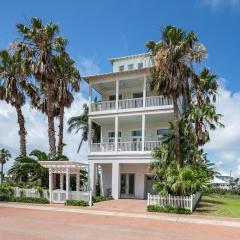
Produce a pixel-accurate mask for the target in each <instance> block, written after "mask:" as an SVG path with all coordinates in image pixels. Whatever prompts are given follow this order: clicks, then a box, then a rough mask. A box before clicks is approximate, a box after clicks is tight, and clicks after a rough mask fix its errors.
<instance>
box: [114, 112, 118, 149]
mask: <svg viewBox="0 0 240 240" xmlns="http://www.w3.org/2000/svg"><path fill="white" fill-rule="evenodd" d="M117 150H118V116H115V152H117Z"/></svg>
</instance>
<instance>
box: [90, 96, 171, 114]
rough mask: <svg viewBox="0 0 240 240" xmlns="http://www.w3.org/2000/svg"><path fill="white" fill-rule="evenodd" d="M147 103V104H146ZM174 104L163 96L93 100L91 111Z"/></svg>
mask: <svg viewBox="0 0 240 240" xmlns="http://www.w3.org/2000/svg"><path fill="white" fill-rule="evenodd" d="M144 105H145V106H144ZM169 105H172V100H171V99H169V98H165V97H163V96H152V97H146V98H145V101H144V98H130V99H122V100H118V108H117V104H116V101H102V102H92V103H91V112H100V111H113V110H123V109H141V108H152V107H161V106H169Z"/></svg>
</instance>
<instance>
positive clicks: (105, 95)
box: [85, 69, 173, 115]
mask: <svg viewBox="0 0 240 240" xmlns="http://www.w3.org/2000/svg"><path fill="white" fill-rule="evenodd" d="M85 79H86V80H87V81H88V83H89V102H90V104H89V114H90V115H95V114H97V115H98V114H111V113H116V112H134V111H148V110H159V109H172V108H173V105H172V100H171V99H168V98H165V97H163V96H159V94H158V93H157V92H155V91H151V90H150V88H149V82H150V74H149V72H147V71H146V70H145V71H143V69H142V70H132V71H125V72H118V73H111V74H103V75H99V77H98V76H92V77H87V78H85Z"/></svg>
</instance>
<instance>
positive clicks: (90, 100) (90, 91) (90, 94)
mask: <svg viewBox="0 0 240 240" xmlns="http://www.w3.org/2000/svg"><path fill="white" fill-rule="evenodd" d="M88 101H89V107H88V109H89V112H91V111H92V86H91V84H90V83H89V96H88Z"/></svg>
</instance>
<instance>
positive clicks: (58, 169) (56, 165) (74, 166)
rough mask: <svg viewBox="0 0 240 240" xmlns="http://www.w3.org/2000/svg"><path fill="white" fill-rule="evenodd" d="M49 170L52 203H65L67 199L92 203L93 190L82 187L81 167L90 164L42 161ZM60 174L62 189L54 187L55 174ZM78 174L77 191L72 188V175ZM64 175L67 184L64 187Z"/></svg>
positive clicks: (84, 167)
mask: <svg viewBox="0 0 240 240" xmlns="http://www.w3.org/2000/svg"><path fill="white" fill-rule="evenodd" d="M39 163H40V164H41V165H42V166H43V167H45V168H48V171H49V201H50V203H64V202H65V201H66V200H70V199H74V200H85V201H88V202H89V205H90V206H91V205H92V196H91V191H89V190H88V189H89V188H88V189H87V190H82V189H80V169H86V168H88V164H85V163H78V162H73V161H40V162H39ZM56 174H59V175H60V189H54V188H55V185H56V183H55V182H54V180H55V179H56V178H55V179H54V178H53V176H54V175H56ZM72 174H74V175H76V191H71V190H70V175H72ZM64 175H65V176H66V181H65V182H66V185H65V189H64Z"/></svg>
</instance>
